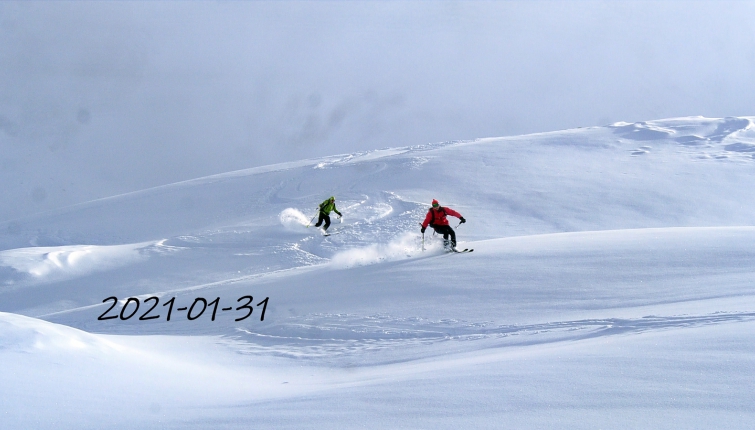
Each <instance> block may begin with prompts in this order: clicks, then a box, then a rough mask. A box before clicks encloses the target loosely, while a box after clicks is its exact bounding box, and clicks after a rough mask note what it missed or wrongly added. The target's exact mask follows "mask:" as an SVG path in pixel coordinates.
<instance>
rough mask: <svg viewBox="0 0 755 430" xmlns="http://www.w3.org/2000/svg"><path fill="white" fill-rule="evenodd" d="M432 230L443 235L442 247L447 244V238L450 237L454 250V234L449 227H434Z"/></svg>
mask: <svg viewBox="0 0 755 430" xmlns="http://www.w3.org/2000/svg"><path fill="white" fill-rule="evenodd" d="M433 230H435V232H436V233H438V234H442V235H443V245H446V244H447V243H448V236H451V247H453V248H456V233H455V232H454V229H452V228H451V226H450V225H434V226H433Z"/></svg>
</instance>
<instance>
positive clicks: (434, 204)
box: [433, 199, 440, 208]
mask: <svg viewBox="0 0 755 430" xmlns="http://www.w3.org/2000/svg"><path fill="white" fill-rule="evenodd" d="M438 206H440V203H438V201H437V200H435V199H433V207H434V208H437V207H438Z"/></svg>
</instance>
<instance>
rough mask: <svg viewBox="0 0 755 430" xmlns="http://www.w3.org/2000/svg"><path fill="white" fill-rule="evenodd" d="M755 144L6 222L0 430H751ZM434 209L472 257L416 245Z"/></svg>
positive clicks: (675, 138) (562, 160) (301, 176)
mask: <svg viewBox="0 0 755 430" xmlns="http://www.w3.org/2000/svg"><path fill="white" fill-rule="evenodd" d="M753 148H755V127H753V118H750V117H743V118H724V119H709V118H701V117H688V118H675V119H667V120H658V121H645V122H638V123H616V124H614V125H612V126H608V127H592V128H585V129H574V130H566V131H560V132H552V133H541V134H536V135H528V136H516V137H507V138H486V139H479V140H475V141H465V142H444V143H438V144H431V145H422V146H416V147H404V148H389V149H384V150H377V151H367V152H360V153H355V154H343V155H335V156H331V157H323V158H319V159H312V160H302V161H299V162H293V163H285V164H279V165H274V166H264V167H259V168H253V169H247V170H241V171H236V172H227V173H224V174H219V175H214V176H210V177H205V178H198V179H195V180H191V181H185V182H181V183H176V184H170V185H165V186H162V187H157V188H153V189H149V190H143V191H138V192H133V193H129V194H124V195H120V196H113V197H111V198H107V199H102V200H97V201H93V202H88V203H85V204H81V205H77V206H73V207H69V208H65V209H63V210H58V211H54V212H49V213H42V214H38V215H36V216H34V217H29V218H25V219H19V220H14V221H9V222H5V223H4V224H2V225H0V368H2V369H3V372H0V417H2V420H1V421H0V422H3V423H4V424H6V425H8V426H10V428H104V427H112V428H132V427H133V428H192V427H196V428H256V427H270V428H302V427H311V428H333V427H338V428H354V427H359V426H363V425H364V423H368V424H369V425H372V426H373V427H375V428H424V427H428V428H459V427H462V428H557V427H558V428H581V427H588V428H611V427H613V428H629V427H643V428H684V427H685V426H686V427H688V428H695V427H697V428H713V427H716V426H720V423H726V424H727V426H728V427H731V428H749V427H750V426H749V425H748V424H749V423H751V422H753V419H755V407H753V405H755V401H753V400H755V398H753V394H752V389H751V387H752V386H753V384H755V372H753V371H752V370H751V369H755V346H753V345H754V344H753V343H752V342H751V337H752V335H751V333H752V330H753V327H755V293H754V292H755V289H753V285H755V247H753V245H752V244H753V243H755V227H753V224H754V223H755V187H751V186H749V184H751V183H753V180H755V170H753V167H755V165H754V164H753V163H755V159H754V158H753V157H752V156H753V154H755V150H754V149H753ZM331 195H332V196H335V197H336V205H337V207H338V209H339V211H340V212H342V214H343V217H342V218H339V217H337V216H336V215H335V214H331V215H332V216H331V221H332V225H331V226H330V228H329V229H328V233H329V235H324V234H323V231H322V230H321V228H318V227H316V226H314V225H313V224H314V222H316V214H317V212H318V205H319V204H320V203H321V202H322V201H323V200H324V199H326V198H327V197H329V196H331ZM432 199H438V200H439V201H440V203H441V205H443V206H447V207H450V208H453V209H454V210H456V211H458V212H460V213H461V214H462V215H463V216H464V217H465V219H466V220H467V222H466V223H464V224H459V220H457V219H456V218H454V217H450V219H449V221H450V225H451V226H452V227H453V228H454V229H455V231H456V233H457V239H458V241H459V247H460V248H474V250H475V251H474V252H473V253H464V254H455V253H445V252H443V251H442V249H441V237H439V236H438V235H437V234H434V233H433V229H432V228H428V229H427V230H426V232H425V233H424V235H422V234H421V233H420V222H421V221H422V220H423V219H424V216H425V214H426V213H427V210H428V207H429V203H430V202H431V201H432ZM22 315H24V316H22ZM428 399H429V400H428ZM81 405H85V406H83V407H82V406H81ZM86 405H89V406H88V407H87V406H86ZM114 410H125V411H129V414H128V420H129V421H124V420H126V418H124V416H123V414H114V415H113V414H110V413H108V411H114ZM78 411H85V413H83V412H78ZM457 415H458V417H459V418H454V416H457ZM0 426H1V425H0Z"/></svg>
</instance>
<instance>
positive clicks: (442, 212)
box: [421, 199, 467, 250]
mask: <svg viewBox="0 0 755 430" xmlns="http://www.w3.org/2000/svg"><path fill="white" fill-rule="evenodd" d="M447 215H451V216H455V217H456V218H459V220H461V224H464V223H465V222H467V220H465V219H464V217H463V216H461V214H460V213H458V212H456V211H455V210H453V209H451V208H444V207H442V206H441V205H440V204H439V203H438V201H437V200H434V199H433V207H431V208H430V209H429V210H428V211H427V216H425V221H424V222H423V223H422V230H421V231H422V233H424V232H425V229H426V228H427V226H428V225H429V226H430V227H432V228H433V230H435V232H436V233H438V234H442V235H443V247H444V248H448V245H449V241H448V236H451V242H450V245H451V249H453V250H455V249H456V233H455V232H454V229H452V228H451V226H450V225H448V220H447V219H446V216H447Z"/></svg>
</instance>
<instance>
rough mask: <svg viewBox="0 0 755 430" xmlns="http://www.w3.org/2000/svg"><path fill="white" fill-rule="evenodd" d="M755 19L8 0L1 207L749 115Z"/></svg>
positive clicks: (517, 8) (663, 11)
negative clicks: (395, 151)
mask: <svg viewBox="0 0 755 430" xmlns="http://www.w3.org/2000/svg"><path fill="white" fill-rule="evenodd" d="M753 17H755V3H754V2H746V1H739V2H721V1H710V2H692V1H666V2H617V1H603V2H590V1H575V2H567V1H562V2H537V1H529V0H528V1H508V2H480V3H475V2H448V3H441V2H410V3H404V2H385V3H379V2H369V3H357V2H313V3H300V2H274V3H267V2H204V3H203V2H170V3H152V2H133V3H130V2H85V3H73V2H40V3H32V2H2V3H0V64H2V67H0V80H2V82H3V84H2V85H0V151H1V153H2V157H1V158H0V180H1V181H2V182H3V184H4V185H5V189H6V196H7V198H8V199H10V200H12V201H13V205H12V208H11V206H9V205H8V204H4V205H3V206H4V209H3V210H2V211H0V220H3V219H9V218H12V217H17V216H23V215H26V214H29V213H33V212H36V211H40V210H45V209H50V208H54V207H60V206H64V205H67V204H71V203H75V202H79V201H83V200H88V199H91V198H96V197H104V196H107V195H112V194H115V193H120V192H125V191H131V190H136V189H141V188H145V187H149V186H155V185H160V184H164V183H169V182H174V181H179V180H184V179H189V178H193V177H198V176H203V175H208V174H213V173H219V172H223V171H228V170H233V169H240V168H246V167H252V166H258V165H264V164H269V163H274V162H280V161H288V160H296V159H301V158H307V157H313V156H321V155H328V154H333V153H343V152H352V151H356V150H365V149H374V148H383V147H389V146H404V145H415V144H423V143H428V142H438V141H446V140H457V139H474V138H478V137H487V136H503V135H512V134H522V133H530V132H538V131H550V130H558V129H564V128H571V127H580V126H591V125H604V124H607V123H610V122H615V121H641V120H649V119H658V118H666V117H675V116H687V115H704V116H710V117H724V116H742V115H753V114H755V109H754V108H753V96H752V95H753V94H755V80H753V79H752V77H753V76H755V75H754V74H753V72H755V19H753ZM4 203H5V202H4Z"/></svg>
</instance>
